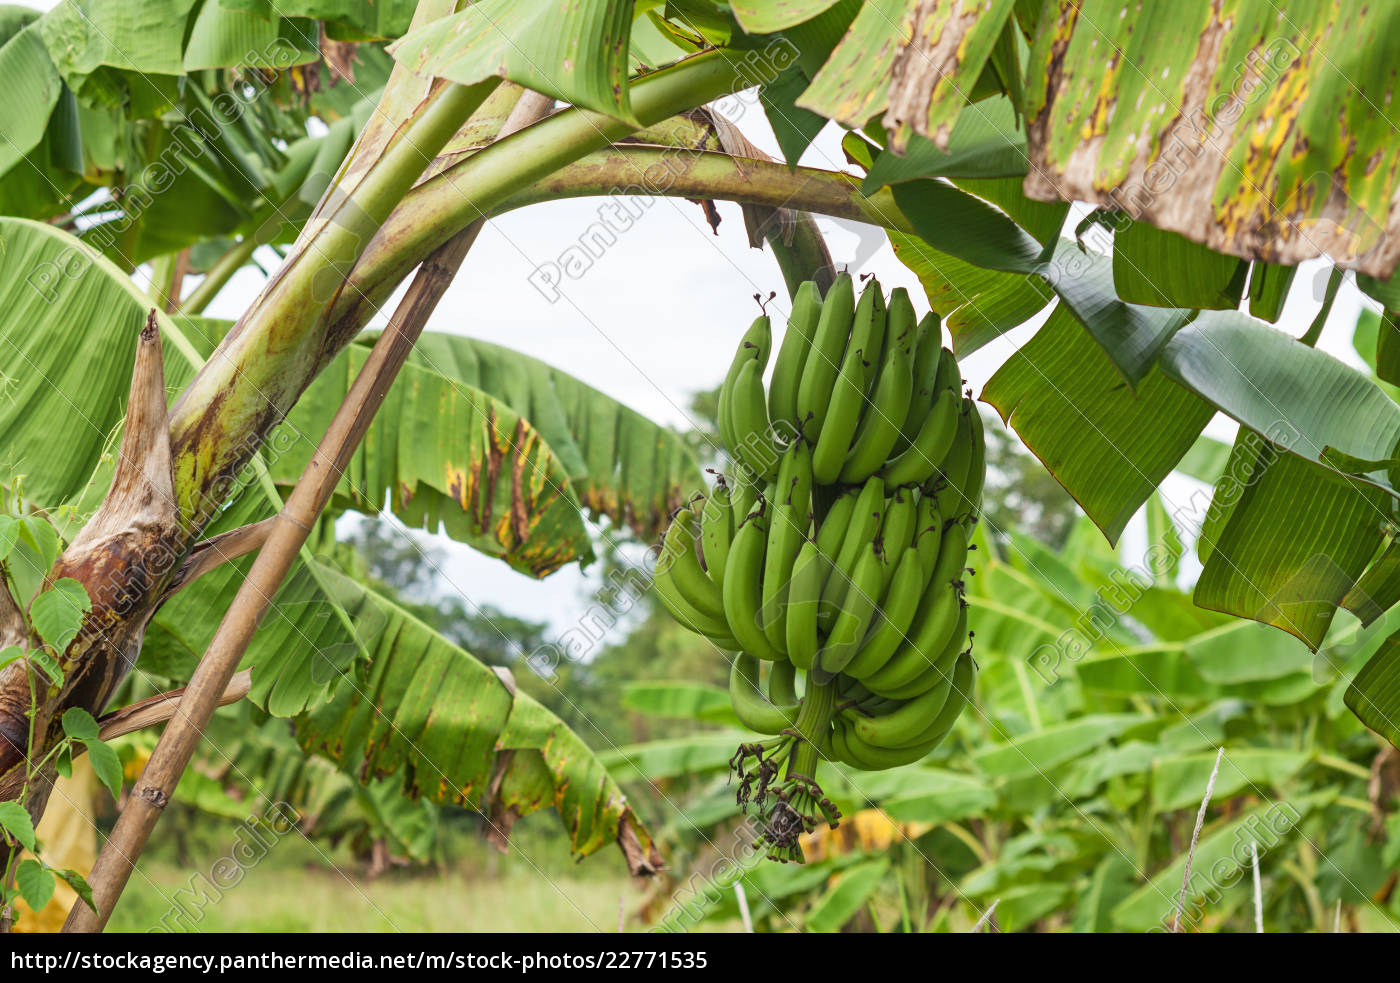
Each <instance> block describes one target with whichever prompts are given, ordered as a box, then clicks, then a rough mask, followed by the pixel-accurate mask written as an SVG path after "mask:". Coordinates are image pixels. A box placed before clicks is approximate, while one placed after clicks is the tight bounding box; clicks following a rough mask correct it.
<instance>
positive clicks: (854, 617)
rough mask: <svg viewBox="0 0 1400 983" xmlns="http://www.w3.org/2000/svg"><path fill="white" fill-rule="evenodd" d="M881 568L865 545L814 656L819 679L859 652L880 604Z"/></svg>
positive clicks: (873, 551)
mask: <svg viewBox="0 0 1400 983" xmlns="http://www.w3.org/2000/svg"><path fill="white" fill-rule="evenodd" d="M883 567H884V562H883V561H882V560H881V559H880V554H879V553H877V552H876V551H875V549H874V546H873V545H871V544H869V543H867V544H866V547H865V549H864V550H863V551H862V552H861V555H860V560H859V561H858V562H857V563H856V565H855V569H854V570H853V571H852V574H851V584H850V589H849V590H848V591H847V592H846V597H845V600H843V601H842V603H841V610H840V611H839V612H838V613H837V615H836V621H835V624H833V625H832V627H831V631H830V633H828V635H827V637H826V644H825V645H823V646H822V649H821V651H820V652H818V653H817V662H816V668H815V669H814V670H813V673H814V674H815V676H816V678H818V679H819V680H825V679H830V678H831V677H832V676H835V675H836V674H837V673H838V672H840V671H841V670H842V669H843V668H845V666H846V663H848V662H850V661H851V660H852V659H854V658H855V657H856V653H857V652H859V651H860V643H861V641H862V640H863V639H864V638H865V633H866V632H867V631H869V629H870V621H871V619H872V618H874V616H875V611H876V609H877V608H878V607H879V605H880V601H881V592H882V591H883V589H884V583H885V573H884V569H883Z"/></svg>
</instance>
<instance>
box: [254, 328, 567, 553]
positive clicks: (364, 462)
mask: <svg viewBox="0 0 1400 983" xmlns="http://www.w3.org/2000/svg"><path fill="white" fill-rule="evenodd" d="M368 354H369V349H368V348H366V347H364V346H361V345H354V346H351V348H350V349H349V350H348V351H346V352H343V353H342V354H341V355H339V356H338V357H337V358H336V360H335V361H334V362H332V363H331V365H329V366H328V367H327V368H326V369H325V371H323V372H322V373H321V375H320V376H318V377H317V378H316V380H315V381H314V382H313V383H312V384H311V385H310V387H308V389H307V390H306V392H305V393H303V394H302V397H301V399H300V400H299V401H298V403H297V405H296V407H295V408H294V409H293V410H292V412H291V414H290V415H289V416H288V418H287V422H286V423H285V424H284V425H283V426H282V427H281V428H280V429H279V431H278V433H277V435H275V436H274V438H273V440H272V441H271V445H272V449H271V451H270V457H271V462H270V468H271V472H272V475H273V477H274V479H275V480H276V481H278V482H279V483H283V484H291V483H294V482H295V481H296V479H297V478H298V477H300V475H301V472H302V469H303V468H304V467H305V464H306V461H307V460H309V458H310V455H311V451H312V449H313V447H314V445H315V443H316V442H317V441H318V440H319V439H320V435H321V434H323V433H324V432H325V430H326V427H327V425H329V423H330V421H331V418H332V417H333V416H334V414H335V411H336V409H337V407H339V406H340V404H341V403H342V402H343V401H344V399H345V394H346V393H347V392H348V391H349V388H350V385H351V383H352V382H353V381H354V377H355V375H356V374H357V373H358V372H359V369H360V366H361V365H363V364H364V361H365V359H366V358H367V357H368ZM337 494H338V495H340V496H342V497H343V500H344V501H346V502H348V503H350V504H351V505H352V506H353V507H355V508H357V509H360V510H363V511H367V512H377V511H378V510H379V509H381V508H382V507H384V502H385V500H386V496H387V498H388V500H389V501H390V502H391V508H392V510H393V511H394V513H395V514H396V515H398V516H399V517H400V518H402V519H403V520H404V521H405V522H407V523H409V524H410V525H416V526H421V527H423V528H426V529H436V528H437V527H438V524H439V523H441V524H442V526H443V529H444V530H445V531H446V532H447V534H448V535H450V536H452V537H453V538H454V539H458V540H460V541H462V542H465V543H469V544H470V545H472V546H473V547H474V548H476V549H479V550H481V551H482V552H484V553H486V554H488V555H490V556H498V557H500V558H501V559H503V560H505V561H506V562H507V563H509V564H510V565H511V566H512V567H514V568H515V569H517V570H520V571H521V572H524V573H529V574H531V575H533V576H536V577H544V576H547V575H548V574H550V573H552V572H553V571H555V570H557V569H558V568H559V567H560V566H562V565H563V564H565V563H568V562H569V561H571V560H574V559H578V558H584V559H585V560H591V559H592V555H593V554H592V546H591V543H590V541H589V537H588V531H587V529H586V528H585V527H584V524H583V519H582V516H581V515H580V513H579V507H578V501H577V498H576V496H575V494H574V492H573V490H572V487H571V485H570V482H569V475H568V471H567V469H566V468H565V466H564V463H563V462H562V461H561V460H560V459H559V458H558V456H557V455H556V454H555V453H554V451H553V450H552V449H551V448H550V446H549V445H548V444H547V443H546V442H545V440H544V438H543V437H542V436H541V434H540V432H539V431H538V430H536V429H535V428H534V427H533V426H531V425H530V423H529V422H528V421H527V420H526V419H525V418H524V417H523V416H522V415H521V414H520V413H518V412H516V411H515V410H514V409H512V408H511V407H510V406H508V405H507V404H505V403H503V402H501V401H500V400H498V399H496V398H495V397H493V396H492V395H490V394H488V393H486V392H483V391H482V390H480V389H477V388H475V387H472V386H468V385H466V384H464V383H460V382H457V381H456V380H452V379H449V378H447V377H446V376H443V375H441V374H439V373H437V372H435V371H433V370H432V369H430V368H427V367H426V366H424V365H423V364H421V363H418V362H409V363H408V364H407V365H405V366H404V368H403V371H402V372H400V374H399V377H398V379H397V380H395V382H394V385H393V387H392V388H391V389H390V390H389V394H388V396H387V398H386V399H385V402H384V405H383V407H382V408H381V409H380V411H379V413H378V414H377V415H376V416H375V420H374V423H373V424H372V425H371V426H370V429H369V432H368V433H367V434H366V435H365V439H364V441H363V442H362V443H361V445H360V447H359V448H358V449H357V450H356V452H355V455H354V457H353V458H352V459H351V461H350V463H349V465H348V466H347V468H346V471H345V479H344V481H342V483H341V485H340V486H339V488H338V490H337Z"/></svg>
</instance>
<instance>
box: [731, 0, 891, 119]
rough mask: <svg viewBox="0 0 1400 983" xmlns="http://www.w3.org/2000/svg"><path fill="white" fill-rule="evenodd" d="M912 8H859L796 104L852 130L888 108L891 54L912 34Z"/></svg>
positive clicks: (880, 3) (883, 4) (874, 1)
mask: <svg viewBox="0 0 1400 983" xmlns="http://www.w3.org/2000/svg"><path fill="white" fill-rule="evenodd" d="M916 9H917V8H916V7H914V6H912V5H910V4H908V3H906V2H904V0H871V2H868V3H863V4H861V7H860V13H858V14H856V17H855V20H854V21H852V22H851V26H850V29H849V30H848V31H847V33H846V36H845V37H844V38H842V39H841V42H840V43H839V44H838V45H837V46H836V47H835V49H834V50H833V51H832V52H831V56H830V57H829V58H827V61H826V64H825V65H823V66H822V68H821V71H819V72H817V74H816V76H815V77H814V78H813V79H812V84H811V86H810V87H809V88H808V89H807V91H806V92H804V93H802V95H801V96H800V97H799V98H798V100H797V105H798V106H799V107H800V108H803V109H810V110H812V111H813V112H816V113H820V114H821V115H823V116H825V117H827V118H828V119H834V120H837V121H838V122H840V123H844V124H845V125H847V126H850V127H853V128H855V129H859V128H860V127H862V126H864V125H865V123H866V121H867V120H869V119H870V118H871V117H872V116H874V115H876V114H877V113H879V112H881V111H883V110H884V109H885V107H886V106H887V105H889V86H890V69H891V68H892V66H893V64H894V59H895V53H896V52H898V51H899V50H900V49H901V48H903V47H904V46H905V45H907V44H908V43H909V39H910V37H912V35H913V33H914V26H915V25H914V20H913V18H914V14H915V12H916ZM736 13H737V11H736ZM742 22H743V21H742V19H741V21H740V23H742Z"/></svg>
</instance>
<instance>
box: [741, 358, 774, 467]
mask: <svg viewBox="0 0 1400 983" xmlns="http://www.w3.org/2000/svg"><path fill="white" fill-rule="evenodd" d="M729 417H730V425H731V426H732V427H733V428H734V441H735V442H734V444H732V445H731V446H730V450H731V451H733V452H734V456H735V457H736V458H737V459H738V461H739V463H740V464H742V465H743V466H744V467H746V468H748V469H749V471H751V472H752V473H753V474H755V475H758V476H759V477H760V478H762V479H763V480H764V481H772V480H773V479H774V478H775V477H777V475H778V457H779V454H778V451H777V448H776V447H775V446H774V444H773V434H772V430H771V429H770V428H769V425H768V402H767V399H766V398H765V397H764V395H763V366H762V365H760V364H759V363H758V361H757V360H752V361H750V362H748V363H747V364H746V365H744V366H743V368H741V369H740V370H739V375H738V378H736V379H735V381H734V391H733V393H732V394H731V399H730V410H729Z"/></svg>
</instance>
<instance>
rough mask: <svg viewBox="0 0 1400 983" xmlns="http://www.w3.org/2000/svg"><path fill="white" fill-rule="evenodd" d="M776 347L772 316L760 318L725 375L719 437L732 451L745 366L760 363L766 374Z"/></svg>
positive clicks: (740, 345)
mask: <svg viewBox="0 0 1400 983" xmlns="http://www.w3.org/2000/svg"><path fill="white" fill-rule="evenodd" d="M772 346H773V326H772V322H770V321H769V319H768V315H766V314H760V315H759V316H758V317H756V318H754V322H753V324H751V325H749V330H747V331H745V332H744V337H743V338H741V339H739V347H738V348H737V349H735V351H734V357H733V358H732V359H730V362H729V370H728V371H727V372H725V374H724V382H723V383H722V384H721V385H720V387H719V435H720V437H721V438H723V440H724V445H725V446H726V447H728V448H730V450H731V451H732V450H733V448H734V447H736V446H737V442H736V441H735V439H734V427H733V403H734V384H735V383H736V382H737V381H738V379H739V370H740V369H742V368H743V367H744V365H745V363H748V362H752V361H757V362H758V363H759V371H760V372H762V371H763V369H764V368H767V366H768V355H769V352H770V350H771V349H772Z"/></svg>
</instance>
